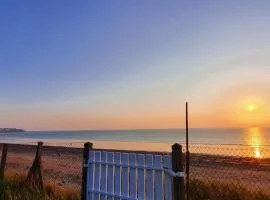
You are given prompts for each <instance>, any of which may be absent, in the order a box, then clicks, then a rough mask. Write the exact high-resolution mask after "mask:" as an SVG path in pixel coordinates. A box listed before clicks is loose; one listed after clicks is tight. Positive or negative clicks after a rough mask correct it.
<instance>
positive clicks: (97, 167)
mask: <svg viewBox="0 0 270 200" xmlns="http://www.w3.org/2000/svg"><path fill="white" fill-rule="evenodd" d="M100 156H101V152H99V151H96V152H95V162H96V163H95V174H94V180H95V182H94V190H95V192H94V200H99V199H100Z"/></svg>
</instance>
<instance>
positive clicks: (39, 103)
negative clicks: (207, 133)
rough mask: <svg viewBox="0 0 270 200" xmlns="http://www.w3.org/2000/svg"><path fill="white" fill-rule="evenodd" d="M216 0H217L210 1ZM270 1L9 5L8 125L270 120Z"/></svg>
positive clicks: (2, 81)
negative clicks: (186, 116) (187, 120)
mask: <svg viewBox="0 0 270 200" xmlns="http://www.w3.org/2000/svg"><path fill="white" fill-rule="evenodd" d="M206 2H208V3H206ZM269 10H270V2H269V1H252V0H247V1H238V2H235V1H230V0H229V1H226V2H225V1H224V2H216V1H204V2H196V3H195V2H189V1H188V2H186V1H170V2H164V1H161V0H159V1H155V2H153V1H151V2H150V1H149V2H137V1H122V0H120V1H117V2H110V1H107V2H91V1H90V2H89V1H84V0H83V1H80V3H78V2H73V1H65V2H62V1H58V2H49V1H46V2H36V1H33V0H26V1H23V2H22V1H18V2H17V3H16V4H15V3H12V2H5V3H3V4H2V6H1V7H0V16H1V17H0V22H1V24H2V25H3V27H2V29H3V31H1V32H0V38H2V40H1V45H0V70H1V72H2V73H1V74H2V76H1V78H0V91H1V97H0V111H1V112H0V127H24V129H26V130H44V129H49V130H64V129H65V130H71V129H72V130H97V129H107V130H109V129H110V130H112V129H113V130H117V129H118V130H119V129H121V130H127V129H129V130H132V129H133V130H134V129H137V130H138V129H164V128H165V129H167V128H169V129H170V128H174V127H183V126H184V125H185V115H184V114H185V102H186V101H188V102H189V106H190V111H189V114H190V126H191V127H193V128H196V127H197V128H198V127H202V128H203V127H205V128H206V127H209V128H222V127H224V128H226V127H227V128H228V127H243V128H248V127H253V126H258V127H265V126H266V127H267V126H269V125H268V124H270V105H269V104H268V102H270V80H269V74H270V58H269V56H268V55H269V54H270V39H269V37H268V36H269V35H270V26H269V25H268V24H269V23H268V22H269V20H270V13H269Z"/></svg>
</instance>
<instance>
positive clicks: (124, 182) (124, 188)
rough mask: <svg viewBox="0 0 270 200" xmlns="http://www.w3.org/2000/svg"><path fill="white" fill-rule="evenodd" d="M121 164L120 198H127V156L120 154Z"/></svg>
mask: <svg viewBox="0 0 270 200" xmlns="http://www.w3.org/2000/svg"><path fill="white" fill-rule="evenodd" d="M121 163H122V180H121V183H122V184H121V189H122V190H121V194H122V197H124V198H128V197H129V193H128V188H129V187H128V186H129V177H128V168H129V162H128V154H127V153H122V154H121Z"/></svg>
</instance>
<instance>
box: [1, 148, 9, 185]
mask: <svg viewBox="0 0 270 200" xmlns="http://www.w3.org/2000/svg"><path fill="white" fill-rule="evenodd" d="M7 150H8V145H7V144H4V145H3V149H2V157H1V167H0V180H4V174H5V167H6V161H7Z"/></svg>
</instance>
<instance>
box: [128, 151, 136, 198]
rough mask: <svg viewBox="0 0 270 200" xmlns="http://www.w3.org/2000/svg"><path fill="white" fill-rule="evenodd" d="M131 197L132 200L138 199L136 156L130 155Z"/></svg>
mask: <svg viewBox="0 0 270 200" xmlns="http://www.w3.org/2000/svg"><path fill="white" fill-rule="evenodd" d="M129 166H130V169H129V170H130V173H129V196H130V198H131V199H136V198H137V178H136V154H135V153H131V154H129Z"/></svg>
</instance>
